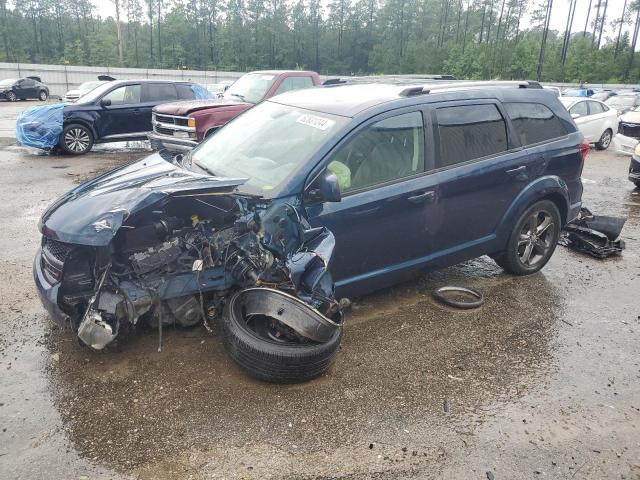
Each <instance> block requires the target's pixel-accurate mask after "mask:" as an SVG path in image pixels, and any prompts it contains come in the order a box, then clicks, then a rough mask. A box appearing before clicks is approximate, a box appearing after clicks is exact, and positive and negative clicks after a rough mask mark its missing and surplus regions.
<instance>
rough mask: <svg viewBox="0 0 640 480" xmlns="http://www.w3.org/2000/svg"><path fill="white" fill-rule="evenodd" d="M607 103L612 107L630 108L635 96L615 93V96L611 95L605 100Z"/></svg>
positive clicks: (634, 101)
mask: <svg viewBox="0 0 640 480" xmlns="http://www.w3.org/2000/svg"><path fill="white" fill-rule="evenodd" d="M604 103H606V104H607V105H609V106H610V107H613V108H630V107H633V106H634V105H635V104H636V96H635V95H626V96H623V95H616V96H615V97H611V98H610V99H609V100H607V101H606V102H604Z"/></svg>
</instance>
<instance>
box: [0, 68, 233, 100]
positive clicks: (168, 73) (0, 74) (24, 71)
mask: <svg viewBox="0 0 640 480" xmlns="http://www.w3.org/2000/svg"><path fill="white" fill-rule="evenodd" d="M244 73H245V72H219V71H215V70H214V71H204V70H160V69H147V68H114V67H82V66H78V65H40V64H35V63H33V64H32V63H0V80H1V79H4V78H22V77H29V76H38V77H40V78H42V81H43V82H44V83H45V84H46V85H47V86H48V87H49V90H50V93H51V95H57V96H62V95H64V94H65V93H66V92H67V90H71V89H72V88H75V87H77V86H78V85H80V84H81V83H83V82H88V81H91V80H97V76H98V75H110V76H112V77H113V78H116V79H118V80H132V79H139V78H148V79H158V80H161V79H166V80H190V81H193V82H197V83H201V84H207V83H217V82H219V81H223V80H235V79H237V78H239V77H240V76H242V75H243V74H244Z"/></svg>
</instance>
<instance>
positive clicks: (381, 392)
mask: <svg viewBox="0 0 640 480" xmlns="http://www.w3.org/2000/svg"><path fill="white" fill-rule="evenodd" d="M29 103H30V104H31V103H33V102H29ZM24 106H25V104H6V103H2V104H0V132H2V134H3V135H5V132H9V133H10V132H11V122H12V121H13V120H12V118H13V119H15V116H16V113H17V112H18V111H19V109H20V108H24ZM6 135H7V137H9V134H6ZM7 137H5V138H3V139H1V140H0V145H1V147H0V148H1V151H0V165H1V168H2V175H0V225H1V226H2V227H1V231H0V266H1V270H0V271H1V272H2V280H0V478H1V479H14V478H20V479H36V478H47V479H50V478H52V479H58V478H65V479H66V478H72V479H80V478H91V479H107V478H109V479H110V478H141V479H155V478H157V479H164V478H168V479H186V478H194V479H204V478H207V479H208V478H255V479H270V478H278V479H280V478H285V479H299V478H305V479H325V478H326V479H333V478H348V479H365V478H376V479H402V478H438V479H486V478H495V479H498V480H501V479H537V478H554V479H556V478H557V479H594V478H607V479H612V478H614V479H618V478H620V479H623V478H626V479H638V478H640V308H639V307H638V306H637V305H638V303H637V297H638V295H639V294H640V291H639V287H640V258H639V255H638V252H639V247H640V193H639V192H638V191H637V190H634V189H633V188H632V187H633V185H632V184H631V183H629V182H628V181H627V180H626V170H627V166H628V159H626V158H624V157H616V156H614V155H612V154H609V153H601V152H595V151H592V152H591V154H590V156H589V157H588V159H587V162H586V166H585V170H584V182H585V193H584V200H585V205H587V206H589V207H590V208H591V209H592V210H593V211H594V212H597V213H601V214H610V215H622V216H626V217H628V221H627V224H626V226H625V228H624V230H623V238H624V240H625V241H626V243H627V250H626V251H625V252H624V254H623V256H622V257H620V258H614V259H609V260H606V261H598V260H596V259H592V258H590V257H586V256H582V255H579V254H576V253H573V252H571V251H568V250H567V249H565V248H563V247H558V250H557V251H556V254H555V255H554V257H553V258H552V259H551V261H550V263H549V264H548V265H547V267H546V268H545V269H544V270H543V272H541V273H538V274H536V275H533V276H531V277H527V278H522V277H520V278H516V277H511V276H509V275H506V274H504V273H503V272H502V271H501V270H500V269H499V268H498V267H497V266H495V264H494V263H493V262H492V261H491V260H489V259H488V258H484V257H483V258H480V259H477V260H474V261H471V262H467V263H465V264H462V265H458V266H456V267H452V268H449V269H446V270H442V271H438V272H433V273H430V274H427V275H425V276H424V277H423V278H421V279H418V280H416V281H414V282H410V283H407V284H403V285H399V286H397V287H395V288H393V289H390V290H386V291H383V292H379V293H376V294H373V295H370V296H368V297H365V298H361V299H357V300H356V302H355V304H354V308H353V309H352V310H351V311H350V312H349V314H348V317H347V322H346V326H345V338H344V341H343V344H342V347H341V350H340V353H339V355H338V358H337V361H336V363H335V364H334V366H333V367H332V368H331V370H330V371H329V373H328V374H327V375H325V376H323V377H322V378H320V379H318V380H315V381H312V382H309V383H307V384H302V385H294V386H278V385H269V384H264V383H260V382H257V381H254V380H252V379H250V378H249V377H247V376H246V375H244V374H243V373H242V372H241V371H240V370H239V369H238V368H237V367H236V366H235V365H234V364H233V363H232V362H231V361H230V360H229V359H228V358H227V357H226V355H225V354H224V352H223V350H222V345H221V341H220V336H219V334H218V335H210V334H208V333H207V332H206V331H205V330H204V328H202V327H196V328H195V329H192V330H169V331H168V332H167V331H165V339H164V344H163V350H162V352H158V351H157V336H156V335H155V334H154V332H144V331H140V332H138V334H136V335H135V336H133V337H130V338H128V339H127V340H126V341H123V342H120V344H119V345H118V347H117V349H116V350H114V351H108V352H102V353H95V352H91V351H89V350H87V349H84V348H82V347H80V346H79V345H78V343H77V342H76V340H75V336H74V335H72V334H71V333H69V332H66V331H61V330H59V329H56V328H54V327H53V326H52V324H51V323H50V322H49V320H48V319H47V316H46V314H45V313H44V311H43V310H42V308H41V306H40V304H39V301H38V298H37V295H36V292H35V287H34V286H33V281H32V279H31V261H32V258H33V254H34V253H35V251H36V249H37V246H38V242H39V234H38V231H37V226H36V224H37V220H38V218H39V216H40V214H41V212H42V211H43V209H44V208H45V207H46V206H47V205H48V204H49V203H50V202H51V201H53V200H54V199H55V198H56V197H57V196H58V195H60V194H62V193H63V192H65V191H66V190H68V189H69V188H71V187H72V186H73V185H74V184H75V183H77V182H79V181H81V180H83V179H87V178H91V177H92V176H94V175H96V174H97V173H99V172H101V171H103V170H105V169H109V168H112V167H113V166H115V165H118V164H120V163H122V162H125V161H129V160H133V159H136V158H139V157H141V156H143V155H145V154H146V152H145V150H144V145H133V146H116V147H108V148H101V149H99V150H98V151H96V152H95V153H92V154H90V155H87V156H84V157H80V158H73V157H64V156H60V157H52V156H47V155H38V154H36V153H33V152H28V151H26V150H25V149H22V148H21V147H18V146H15V145H14V141H13V140H11V139H10V138H7ZM445 284H457V285H467V286H473V287H476V288H478V289H480V290H482V291H483V292H484V293H485V295H486V297H487V302H486V304H485V305H484V306H483V307H481V308H480V309H477V310H474V311H466V312H465V311H458V310H452V309H449V308H446V307H443V306H440V305H438V304H436V303H434V301H433V300H432V299H431V296H430V292H431V290H432V289H433V288H435V287H437V286H441V285H445ZM487 472H490V474H489V473H487Z"/></svg>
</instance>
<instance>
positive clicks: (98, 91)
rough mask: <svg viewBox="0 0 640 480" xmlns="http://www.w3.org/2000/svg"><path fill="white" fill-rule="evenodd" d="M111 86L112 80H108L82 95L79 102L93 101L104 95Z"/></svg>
mask: <svg viewBox="0 0 640 480" xmlns="http://www.w3.org/2000/svg"><path fill="white" fill-rule="evenodd" d="M110 88H111V82H106V83H103V84H101V85H98V86H97V87H96V88H94V89H93V90H91V91H90V92H88V93H86V94H84V95H83V96H82V97H80V101H79V102H77V103H78V104H84V103H93V102H95V101H96V100H97V99H98V98H100V97H101V96H102V95H104V94H105V93H106V92H107V91H108V90H109V89H110Z"/></svg>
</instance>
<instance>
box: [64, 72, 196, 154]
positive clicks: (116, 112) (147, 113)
mask: <svg viewBox="0 0 640 480" xmlns="http://www.w3.org/2000/svg"><path fill="white" fill-rule="evenodd" d="M158 83H181V84H186V85H192V84H191V83H190V82H172V81H169V80H167V81H160V80H117V81H113V82H111V83H110V85H111V86H112V88H110V89H109V90H108V91H105V92H104V94H103V95H102V96H101V97H100V98H98V99H97V100H96V101H95V102H92V103H90V104H83V103H82V102H81V101H80V102H78V103H71V104H68V105H65V108H64V117H63V118H64V124H65V125H68V124H72V123H79V124H82V125H84V126H85V127H87V128H89V129H90V130H91V132H92V133H93V136H94V139H95V143H104V142H113V141H125V140H145V139H146V138H147V133H148V132H150V131H151V130H152V126H151V110H152V109H153V107H155V106H156V105H159V104H161V103H167V102H169V101H172V100H175V99H167V100H161V101H160V100H156V101H151V102H150V101H145V97H146V88H147V86H148V85H152V84H158ZM126 85H141V101H140V102H139V103H135V104H125V105H110V106H102V105H101V104H100V101H101V99H102V97H104V96H105V95H108V94H109V93H110V92H111V91H113V90H115V89H116V88H119V87H122V86H126ZM193 98H195V94H194V97H193ZM114 136H115V137H114Z"/></svg>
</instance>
